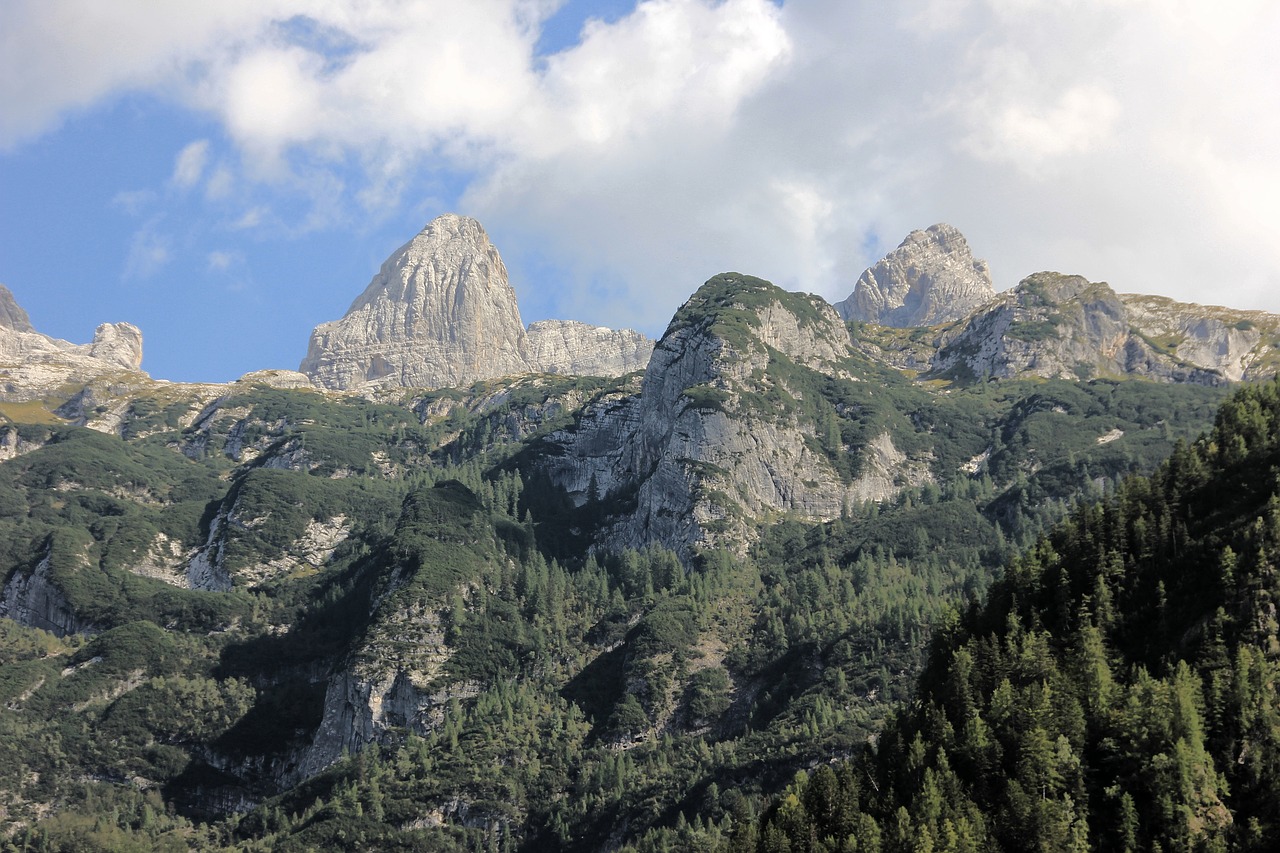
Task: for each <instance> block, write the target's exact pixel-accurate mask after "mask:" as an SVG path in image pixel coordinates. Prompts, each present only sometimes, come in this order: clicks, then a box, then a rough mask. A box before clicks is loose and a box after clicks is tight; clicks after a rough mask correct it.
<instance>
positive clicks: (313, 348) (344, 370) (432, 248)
mask: <svg viewBox="0 0 1280 853" xmlns="http://www.w3.org/2000/svg"><path fill="white" fill-rule="evenodd" d="M651 350H652V343H651V342H650V341H649V340H648V339H647V338H645V337H644V336H643V335H640V334H639V333H637V332H630V331H621V332H615V333H612V334H609V335H605V334H600V333H597V331H595V330H594V329H593V327H587V326H585V325H582V324H576V325H574V324H551V325H547V324H542V325H539V327H538V328H536V329H531V330H529V331H526V330H525V327H524V323H523V322H522V321H521V319H520V308H519V306H518V304H517V302H516V292H515V290H514V289H513V288H512V287H511V284H510V282H509V281H508V278H507V267H506V265H505V264H504V263H503V262H502V257H501V256H500V255H499V254H498V249H497V247H495V246H494V245H493V242H492V241H491V240H490V239H489V235H488V234H487V233H485V230H484V227H483V226H482V225H481V224H480V223H479V222H478V221H476V220H475V219H472V218H471V217H469V216H460V215H458V214H456V213H446V214H443V215H441V216H438V217H436V218H435V219H433V220H432V221H431V222H429V223H428V224H427V226H426V227H425V228H423V229H422V231H420V232H419V233H418V234H417V235H416V236H415V237H414V238H413V239H412V240H410V241H409V242H407V243H405V244H404V245H403V246H401V247H400V248H399V249H397V250H396V251H395V252H394V253H392V255H391V257H389V258H388V259H387V260H386V262H385V263H383V265H382V268H381V269H380V270H379V271H378V274H377V275H375V276H374V277H373V280H372V281H371V282H370V283H369V286H368V287H366V288H365V289H364V292H362V293H361V294H360V295H359V296H358V297H356V299H355V301H354V302H352V303H351V307H350V308H348V309H347V313H346V314H345V315H344V316H343V317H342V318H341V319H339V320H335V321H333V322H329V323H322V324H320V325H319V326H317V327H316V328H315V330H314V331H313V332H312V333H311V341H310V344H309V346H308V348H307V356H306V358H305V359H303V361H302V365H301V366H300V367H299V370H300V371H301V372H302V373H305V374H307V376H309V377H310V378H311V380H312V381H313V382H314V383H315V384H316V385H319V386H321V387H325V388H332V389H352V388H359V387H362V386H367V385H370V384H377V385H393V386H404V387H417V388H450V387H452V388H456V387H463V386H467V385H470V384H472V383H473V382H477V381H479V380H481V379H492V378H496V377H500V376H508V375H512V374H517V373H528V372H548V373H570V374H572V373H592V374H597V375H619V374H622V373H626V372H629V371H631V370H636V369H639V368H641V367H643V366H644V364H645V362H647V360H648V356H649V352H650V351H651Z"/></svg>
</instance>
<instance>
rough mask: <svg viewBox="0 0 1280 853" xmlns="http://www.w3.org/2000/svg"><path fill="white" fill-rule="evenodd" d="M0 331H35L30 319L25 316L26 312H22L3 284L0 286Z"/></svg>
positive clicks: (11, 293) (10, 292)
mask: <svg viewBox="0 0 1280 853" xmlns="http://www.w3.org/2000/svg"><path fill="white" fill-rule="evenodd" d="M0 329H7V330H8V331H11V332H34V331H35V329H33V328H32V327H31V318H30V317H28V316H27V312H26V311H24V310H22V306H21V305H19V304H18V300H16V299H14V298H13V292H12V291H10V290H9V288H7V287H5V286H4V285H3V284H0Z"/></svg>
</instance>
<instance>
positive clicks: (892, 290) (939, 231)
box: [836, 223, 995, 328]
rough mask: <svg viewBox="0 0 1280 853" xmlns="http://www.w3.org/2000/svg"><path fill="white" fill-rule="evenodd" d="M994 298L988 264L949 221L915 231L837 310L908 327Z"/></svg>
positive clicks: (866, 274)
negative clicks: (977, 256)
mask: <svg viewBox="0 0 1280 853" xmlns="http://www.w3.org/2000/svg"><path fill="white" fill-rule="evenodd" d="M993 296H995V289H994V288H993V287H992V284H991V270H990V269H989V268H988V267H987V262H986V261H983V260H979V259H977V258H975V257H974V256H973V254H972V252H970V250H969V244H968V242H967V241H966V240H965V238H964V235H963V234H961V233H960V232H959V231H957V230H956V229H955V228H953V227H951V226H950V225H947V224H945V223H940V224H938V225H934V226H931V227H930V228H928V229H926V230H924V231H912V232H911V233H910V234H908V235H907V238H906V239H905V240H903V241H902V243H901V244H900V245H899V246H898V248H896V249H894V250H893V251H892V252H890V253H889V254H887V255H885V256H884V258H882V259H881V260H880V261H879V263H877V264H876V265H875V266H873V267H871V268H870V269H868V270H866V271H865V272H864V273H863V274H862V277H861V278H859V279H858V283H857V284H856V285H854V288H853V293H851V294H850V295H849V298H848V299H845V300H844V301H843V302H838V303H836V310H838V311H839V312H840V316H842V317H844V318H845V319H846V320H858V321H861V322H864V323H876V324H878V325H881V326H894V327H897V328H908V327H913V326H933V325H936V324H938V323H945V322H948V321H951V320H958V319H960V318H961V317H964V316H965V315H967V314H968V313H969V312H970V311H972V310H973V309H975V308H977V307H978V306H980V305H982V304H984V303H986V302H988V301H989V300H990V299H991V298H992V297H993Z"/></svg>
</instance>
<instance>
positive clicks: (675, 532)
mask: <svg viewBox="0 0 1280 853" xmlns="http://www.w3.org/2000/svg"><path fill="white" fill-rule="evenodd" d="M853 356H854V353H853V350H852V348H851V347H850V340H849V332H848V330H847V329H846V328H845V326H844V324H843V323H842V322H841V321H840V318H839V317H838V316H837V315H836V313H835V311H834V310H832V308H831V307H830V306H829V305H827V304H826V303H825V302H823V301H822V300H821V299H818V298H817V297H810V296H805V295H801V294H795V293H787V292H786V291H783V290H782V289H780V288H778V287H775V286H774V285H772V284H770V283H769V282H766V281H763V280H761V279H757V278H753V277H751V276H744V275H740V274H737V273H726V274H724V275H721V276H717V277H715V278H713V279H711V280H710V281H708V282H707V283H706V284H704V285H703V286H702V287H701V288H700V289H699V290H698V291H697V292H696V293H695V294H694V295H693V297H691V298H690V299H689V301H688V302H686V303H685V304H684V305H683V306H682V307H681V308H680V310H679V311H677V312H676V315H675V317H674V318H673V319H672V321H671V324H670V325H669V326H668V327H667V330H666V333H665V334H664V335H663V336H662V339H661V340H660V341H659V342H658V344H657V347H656V348H655V349H654V352H653V356H652V358H651V359H650V361H649V366H648V369H647V370H646V371H645V375H644V379H643V381H642V382H641V384H640V388H639V390H638V392H637V393H634V394H632V395H630V396H625V397H610V398H607V399H604V400H601V401H599V402H597V403H596V404H594V405H590V406H588V407H587V408H586V409H585V410H584V412H583V415H582V417H581V418H579V419H577V420H576V421H575V422H574V424H573V425H572V426H570V427H568V428H567V429H565V430H563V431H560V432H557V433H554V434H552V435H550V436H548V437H547V438H546V440H545V444H546V445H547V446H553V447H554V448H555V449H554V451H553V452H550V453H546V454H545V455H544V456H543V459H542V461H540V462H538V463H537V468H538V470H540V471H542V472H545V473H546V475H547V476H549V478H550V480H551V482H552V483H554V484H555V485H557V486H559V487H561V488H563V489H564V490H565V492H566V493H567V494H568V495H569V496H570V497H571V499H572V500H574V501H575V502H576V503H577V504H578V505H580V506H584V505H585V504H586V503H587V502H593V503H595V502H598V503H599V504H600V505H601V507H603V508H606V509H605V512H606V517H605V518H604V520H603V521H602V524H603V525H604V527H603V529H602V530H601V531H600V533H599V534H598V539H599V541H601V542H609V543H612V544H611V547H628V548H643V547H646V546H648V545H653V544H659V545H662V546H664V547H666V548H670V549H672V550H674V551H676V552H677V553H679V554H681V555H682V556H683V557H685V558H688V557H691V556H692V554H693V553H694V551H695V550H696V549H698V548H700V547H707V546H711V545H722V546H723V545H727V546H728V547H730V548H733V549H736V550H741V549H742V548H744V547H745V546H746V544H748V543H749V542H750V541H751V539H752V533H751V529H752V528H753V527H754V525H755V523H756V522H757V521H758V520H759V519H761V518H763V517H766V516H768V515H771V514H776V513H794V514H796V515H797V516H798V517H801V518H807V519H812V520H820V521H821V520H830V519H832V518H836V517H838V516H839V515H840V514H841V512H843V511H844V510H845V509H846V507H847V506H848V505H849V504H850V503H851V502H854V503H862V502H865V501H868V500H885V499H888V498H891V497H893V496H894V495H895V494H897V493H898V492H899V491H901V490H902V489H904V488H909V487H912V486H920V485H923V484H924V483H926V482H932V481H933V479H934V478H933V475H932V473H931V472H930V471H929V469H928V465H927V464H925V462H924V461H923V460H922V459H919V458H917V459H915V460H909V459H908V458H907V456H906V455H905V454H903V453H902V452H901V451H899V450H898V449H897V448H896V447H895V446H894V442H893V439H892V437H890V436H889V434H888V433H887V432H884V433H881V434H878V435H874V436H870V437H869V440H868V441H867V442H865V443H862V442H859V443H858V444H856V445H855V446H853V447H847V446H846V445H845V444H844V439H843V436H842V435H841V434H840V429H839V427H838V426H837V425H836V423H837V419H838V413H837V410H836V408H835V407H836V406H838V405H841V392H845V391H850V390H851V389H850V387H849V386H850V385H852V383H853V381H854V380H853V374H852V373H851V372H850V371H851V370H853V369H857V367H856V366H855V365H854V364H852V363H851V362H852V359H853ZM846 453H849V454H851V455H852V460H853V461H850V459H849V458H848V457H846V456H845V454H846ZM855 467H856V468H858V470H857V473H856V474H855V473H854V468H855ZM611 505H616V509H615V510H614V511H612V512H611V511H610V510H609V509H608V508H609V507H610V506H611Z"/></svg>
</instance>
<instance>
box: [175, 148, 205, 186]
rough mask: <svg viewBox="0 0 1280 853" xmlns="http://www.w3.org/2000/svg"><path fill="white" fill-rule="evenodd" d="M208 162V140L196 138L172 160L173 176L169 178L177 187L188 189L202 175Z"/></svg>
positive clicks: (197, 181)
mask: <svg viewBox="0 0 1280 853" xmlns="http://www.w3.org/2000/svg"><path fill="white" fill-rule="evenodd" d="M208 162H209V140H207V139H197V140H196V141H195V142H190V143H188V144H187V145H185V146H184V147H183V149H182V150H181V151H179V152H178V156H177V157H176V158H174V161H173V176H172V177H171V178H170V179H169V180H170V181H171V182H172V183H173V185H174V186H176V187H178V188H179V189H190V188H191V187H193V186H195V185H196V184H197V183H199V182H200V178H201V177H203V176H204V167H205V165H206V164H207V163H208Z"/></svg>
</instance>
